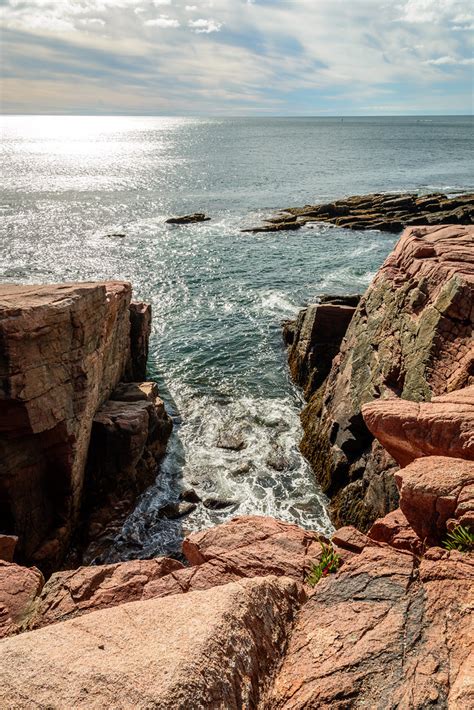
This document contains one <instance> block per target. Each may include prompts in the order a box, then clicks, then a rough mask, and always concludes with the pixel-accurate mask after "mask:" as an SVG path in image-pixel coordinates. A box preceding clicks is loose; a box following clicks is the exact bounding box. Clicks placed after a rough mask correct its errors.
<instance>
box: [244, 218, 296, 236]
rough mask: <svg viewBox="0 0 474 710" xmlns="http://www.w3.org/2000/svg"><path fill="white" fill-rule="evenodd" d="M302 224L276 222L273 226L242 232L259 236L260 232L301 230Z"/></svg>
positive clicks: (267, 225) (253, 228)
mask: <svg viewBox="0 0 474 710" xmlns="http://www.w3.org/2000/svg"><path fill="white" fill-rule="evenodd" d="M301 226H302V225H301V223H300V222H295V221H292V220H285V221H283V222H274V223H273V224H264V225H262V226H261V227H250V228H248V229H241V230H240V231H241V232H248V233H250V234H257V233H258V232H289V231H293V230H295V229H301Z"/></svg>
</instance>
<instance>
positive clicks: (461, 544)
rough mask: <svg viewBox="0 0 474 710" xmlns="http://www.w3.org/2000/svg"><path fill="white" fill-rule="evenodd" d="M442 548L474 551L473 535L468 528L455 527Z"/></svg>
mask: <svg viewBox="0 0 474 710" xmlns="http://www.w3.org/2000/svg"><path fill="white" fill-rule="evenodd" d="M443 547H445V548H446V550H459V552H471V551H472V550H474V533H472V532H471V530H470V529H469V528H464V527H463V526H462V525H456V527H455V528H453V529H452V530H451V532H450V533H448V535H447V537H446V539H445V540H444V541H443Z"/></svg>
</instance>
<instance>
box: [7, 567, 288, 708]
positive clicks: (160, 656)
mask: <svg viewBox="0 0 474 710" xmlns="http://www.w3.org/2000/svg"><path fill="white" fill-rule="evenodd" d="M301 601H302V596H301V592H300V590H299V589H298V586H297V584H296V583H295V582H294V581H293V580H289V579H285V578H280V579H277V578H275V577H266V578H264V579H251V580H242V581H239V582H236V583H233V584H228V585H225V586H222V587H217V588H215V589H212V590H209V591H207V592H194V593H191V594H185V595H174V596H170V597H168V598H165V599H151V600H148V601H140V602H133V603H131V604H122V605H120V606H117V607H115V608H113V609H103V610H101V611H96V612H94V613H91V614H87V615H85V616H83V617H81V618H80V619H70V620H68V621H64V622H61V623H58V624H52V625H51V626H48V627H46V628H43V629H38V630H37V631H34V632H29V633H25V634H22V635H21V636H18V637H15V638H10V639H6V640H5V641H4V642H3V643H2V651H1V652H2V664H1V669H0V705H2V706H5V707H7V706H8V707H24V706H25V698H34V699H35V703H36V705H37V706H38V707H61V708H73V707H74V708H105V707H122V708H131V707H136V708H145V707H156V708H158V707H159V708H160V710H188V709H189V708H191V707H195V708H205V707H212V706H216V703H217V704H218V705H219V706H221V707H225V708H229V710H231V709H234V710H237V709H238V708H241V707H256V706H257V704H258V702H259V700H260V696H261V694H262V692H263V691H264V690H265V686H266V685H267V683H268V679H270V678H271V676H272V673H273V670H274V667H275V666H276V664H277V662H278V661H279V660H280V650H281V648H282V647H283V646H284V644H285V640H286V638H287V635H288V633H289V631H290V628H291V624H292V621H293V618H294V616H295V614H296V611H297V610H298V607H299V606H300V604H301Z"/></svg>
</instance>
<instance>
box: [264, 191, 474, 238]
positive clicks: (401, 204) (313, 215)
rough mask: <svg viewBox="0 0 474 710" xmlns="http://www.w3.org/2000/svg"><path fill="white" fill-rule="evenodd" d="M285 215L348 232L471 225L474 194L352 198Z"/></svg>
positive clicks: (292, 209)
mask: <svg viewBox="0 0 474 710" xmlns="http://www.w3.org/2000/svg"><path fill="white" fill-rule="evenodd" d="M284 213H287V214H288V215H289V217H290V218H292V219H294V220H296V222H294V223H295V224H308V223H310V222H325V223H329V224H334V225H337V226H338V227H343V228H345V229H357V230H366V229H376V230H380V231H384V232H400V231H401V230H402V229H403V227H407V226H412V225H416V224H425V225H426V224H472V220H473V214H474V194H467V195H462V196H459V197H452V198H448V197H447V196H446V195H443V194H433V195H426V196H424V197H419V196H418V195H417V194H415V193H406V194H402V195H398V194H381V193H374V194H371V195H353V196H352V197H347V198H343V199H342V200H336V201H335V202H331V203H329V204H322V205H305V207H290V208H288V209H287V210H284ZM266 221H267V222H276V223H277V224H278V223H282V221H283V219H282V216H281V215H278V216H277V217H275V218H272V219H271V220H266ZM263 229H265V227H263V228H262V230H263ZM255 231H259V230H257V229H255Z"/></svg>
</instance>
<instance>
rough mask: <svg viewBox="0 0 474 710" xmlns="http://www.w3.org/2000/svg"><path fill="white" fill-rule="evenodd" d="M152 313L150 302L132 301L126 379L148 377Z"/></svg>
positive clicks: (136, 380)
mask: <svg viewBox="0 0 474 710" xmlns="http://www.w3.org/2000/svg"><path fill="white" fill-rule="evenodd" d="M151 315H152V314H151V306H150V304H149V303H143V302H142V301H132V303H131V304H130V355H129V358H128V362H127V366H126V371H125V379H126V380H127V381H128V382H141V381H143V380H145V379H146V364H147V360H148V341H149V338H150V334H151Z"/></svg>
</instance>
